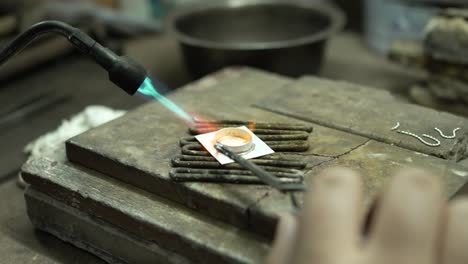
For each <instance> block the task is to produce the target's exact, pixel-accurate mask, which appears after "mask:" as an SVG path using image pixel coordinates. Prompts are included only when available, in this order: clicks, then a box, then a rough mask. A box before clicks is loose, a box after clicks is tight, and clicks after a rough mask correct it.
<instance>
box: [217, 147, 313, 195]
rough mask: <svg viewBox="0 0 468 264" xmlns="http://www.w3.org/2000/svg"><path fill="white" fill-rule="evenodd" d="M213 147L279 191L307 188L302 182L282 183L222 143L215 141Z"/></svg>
mask: <svg viewBox="0 0 468 264" xmlns="http://www.w3.org/2000/svg"><path fill="white" fill-rule="evenodd" d="M215 148H216V149H217V150H218V151H219V152H221V153H222V154H224V155H226V156H227V157H229V158H230V159H232V160H234V161H235V162H237V163H238V164H239V165H241V166H242V167H244V168H246V169H248V170H250V171H251V172H252V173H253V174H254V175H256V176H257V177H258V178H259V179H260V180H261V181H263V182H264V183H265V184H268V185H270V186H271V187H273V188H276V189H278V190H279V191H281V192H294V191H306V190H307V188H306V187H305V186H304V185H303V184H295V183H288V184H284V183H282V182H281V181H279V180H278V179H277V178H276V177H275V176H273V175H271V174H270V173H268V172H267V171H265V170H264V169H262V168H260V167H259V166H257V165H255V164H254V163H252V162H250V161H249V160H246V159H244V158H242V157H241V156H239V155H237V154H236V153H234V152H232V151H231V150H229V149H227V148H226V147H225V146H224V145H223V144H219V143H217V144H215Z"/></svg>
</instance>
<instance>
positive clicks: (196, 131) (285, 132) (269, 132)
mask: <svg viewBox="0 0 468 264" xmlns="http://www.w3.org/2000/svg"><path fill="white" fill-rule="evenodd" d="M225 127H232V126H221V127H206V128H204V127H201V128H198V129H196V128H189V133H190V134H191V135H198V134H205V133H210V132H214V131H217V130H218V129H220V128H225ZM251 131H252V132H254V133H255V135H257V136H259V135H292V134H302V133H304V131H303V130H287V129H262V128H255V129H253V130H251ZM306 132H307V131H306Z"/></svg>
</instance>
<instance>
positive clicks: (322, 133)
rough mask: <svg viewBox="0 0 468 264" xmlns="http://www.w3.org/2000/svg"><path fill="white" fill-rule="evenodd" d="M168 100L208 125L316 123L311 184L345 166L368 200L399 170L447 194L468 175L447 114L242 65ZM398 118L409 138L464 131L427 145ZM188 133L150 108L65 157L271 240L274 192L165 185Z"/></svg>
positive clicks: (454, 121)
mask: <svg viewBox="0 0 468 264" xmlns="http://www.w3.org/2000/svg"><path fill="white" fill-rule="evenodd" d="M170 98H171V99H172V100H174V101H175V102H176V103H177V104H179V105H181V106H183V107H184V108H186V109H187V110H188V111H189V112H192V113H197V114H198V115H201V116H203V117H205V118H207V119H240V120H242V119H244V120H258V121H270V122H289V123H301V122H307V124H309V125H312V126H313V127H314V131H313V132H312V134H311V136H310V138H309V140H310V145H311V148H310V149H309V151H307V152H306V153H302V154H301V155H302V156H301V158H303V159H304V160H306V161H307V162H308V166H307V173H306V181H307V182H309V183H310V181H311V179H312V178H313V177H314V175H316V174H317V173H318V172H319V171H320V170H322V169H323V168H325V167H328V166H333V165H345V166H349V167H352V168H355V169H357V170H359V171H361V172H362V174H363V175H364V177H365V186H366V192H367V193H366V194H367V197H371V196H372V194H373V193H374V192H375V191H376V190H377V189H378V188H379V187H380V186H381V185H382V183H383V182H384V181H386V180H387V179H388V177H389V176H390V175H391V174H392V173H393V172H394V171H395V169H398V168H400V167H401V166H404V165H412V166H423V167H425V168H429V169H432V170H434V171H435V172H436V173H438V174H440V175H441V176H442V177H443V179H444V180H445V181H446V182H447V191H448V195H449V196H452V195H454V194H455V193H456V192H457V191H458V190H459V189H460V188H461V187H462V186H463V185H464V183H465V182H466V176H467V175H468V169H467V168H465V167H463V166H461V165H459V164H457V163H456V162H455V160H459V159H462V158H464V157H465V156H466V143H465V139H466V136H465V135H464V132H465V131H466V129H468V123H467V122H466V121H465V120H464V119H463V118H459V117H456V116H453V115H449V114H442V113H439V112H435V111H433V110H429V109H425V108H422V107H418V106H414V105H408V104H403V103H399V102H397V101H395V99H394V98H393V97H392V96H391V95H390V94H388V93H386V92H382V91H377V90H374V89H370V88H365V87H361V86H356V85H350V84H346V83H340V82H333V81H327V80H322V79H316V78H303V79H300V80H297V81H294V80H290V79H286V78H284V77H280V76H277V75H273V74H269V73H265V72H261V71H258V70H252V69H247V68H241V69H228V70H224V71H222V72H219V73H217V74H215V75H212V76H209V77H206V78H204V79H202V80H200V81H198V82H196V83H194V84H192V85H190V86H189V87H186V88H185V89H181V90H180V91H179V92H177V93H175V94H172V95H171V97H170ZM256 104H257V105H256ZM296 118H297V119H296ZM301 120H302V121H301ZM397 121H398V122H400V123H401V126H402V127H401V129H405V130H409V131H412V132H415V133H427V134H432V135H436V134H434V131H432V130H433V128H434V126H438V127H439V128H440V129H442V130H443V131H451V129H453V128H455V127H460V128H461V131H459V137H458V139H457V140H453V141H451V140H443V141H442V144H441V146H440V147H428V146H425V145H423V144H422V143H420V142H419V141H418V140H417V139H415V138H412V137H409V136H406V135H402V134H398V133H396V132H395V131H390V128H391V127H392V126H393V125H394V124H395V122H397ZM446 133H448V132H446ZM186 134H187V127H186V125H185V124H184V123H183V122H182V121H180V120H178V119H177V118H176V117H175V116H174V115H173V114H171V113H170V112H169V111H168V110H166V109H165V108H163V107H162V106H161V105H159V104H157V103H151V104H147V105H145V106H143V107H140V108H138V109H136V110H134V111H133V112H130V113H129V114H127V115H125V116H124V117H122V118H120V119H118V120H115V121H113V122H111V123H108V124H106V125H104V126H101V127H98V128H96V129H93V130H91V131H88V132H86V133H84V134H82V135H80V136H77V137H75V138H73V139H71V140H69V141H68V142H67V146H66V150H67V156H68V158H69V159H70V160H71V161H72V162H75V163H79V164H81V165H84V166H86V167H88V168H91V169H95V170H97V171H100V172H103V173H105V174H107V175H110V176H112V177H114V178H117V179H120V180H122V181H124V182H127V183H129V184H131V185H134V186H137V187H139V188H142V189H145V190H147V191H149V192H152V193H155V194H158V195H161V196H163V197H165V198H168V199H171V200H173V201H175V202H177V203H181V204H183V205H186V206H188V207H190V208H193V209H196V210H197V211H198V212H201V213H203V214H205V215H208V216H212V217H215V218H218V219H220V220H223V221H226V222H229V223H231V224H234V225H236V226H238V227H241V228H246V229H250V230H253V231H255V232H258V233H261V234H265V235H271V234H272V232H273V227H274V223H275V219H276V217H275V216H276V215H277V214H278V213H281V212H283V211H287V210H290V209H291V208H290V203H289V199H287V197H284V196H282V195H281V194H279V193H277V192H276V191H273V190H271V189H270V188H268V187H266V186H260V185H233V184H208V183H175V182H172V181H171V180H170V178H169V176H168V172H169V170H170V160H171V158H172V157H174V156H175V155H177V154H178V152H179V151H180V148H179V145H178V141H179V139H180V137H182V136H184V135H186ZM448 134H449V133H448Z"/></svg>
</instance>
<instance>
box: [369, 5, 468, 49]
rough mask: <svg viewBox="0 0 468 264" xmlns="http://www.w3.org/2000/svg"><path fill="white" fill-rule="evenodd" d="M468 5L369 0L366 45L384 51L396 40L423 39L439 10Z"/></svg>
mask: <svg viewBox="0 0 468 264" xmlns="http://www.w3.org/2000/svg"><path fill="white" fill-rule="evenodd" d="M466 5H468V2H467V1H465V0H366V8H365V21H366V22H365V31H366V39H367V44H368V45H369V47H370V48H372V49H373V50H375V51H377V52H379V53H383V54H385V53H387V52H388V50H389V49H390V47H391V45H392V43H393V42H394V41H395V40H398V39H410V40H422V39H423V36H424V29H425V27H426V25H427V23H428V22H429V20H430V19H431V17H432V16H433V15H435V14H436V13H437V12H438V11H440V10H441V9H442V8H446V7H460V6H466Z"/></svg>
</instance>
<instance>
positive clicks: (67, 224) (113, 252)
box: [25, 188, 193, 264]
mask: <svg viewBox="0 0 468 264" xmlns="http://www.w3.org/2000/svg"><path fill="white" fill-rule="evenodd" d="M25 198H26V204H27V210H28V215H29V218H30V220H31V221H32V223H33V224H34V226H35V227H36V228H38V229H41V230H44V231H46V232H48V233H51V234H53V235H54V236H57V237H59V238H60V239H62V240H64V241H66V242H68V243H71V244H73V245H75V246H77V247H79V248H82V249H84V250H86V251H89V252H91V253H93V254H95V255H97V256H99V257H100V258H102V259H103V260H105V261H106V262H108V263H116V264H117V263H129V264H130V263H141V264H144V263H168V264H189V263H193V262H190V261H188V260H187V259H185V258H183V257H181V256H179V255H177V254H175V253H173V252H171V251H168V250H165V249H163V248H161V247H160V246H158V245H157V244H156V243H154V242H150V241H145V240H142V239H140V238H138V237H135V236H134V235H132V234H131V233H129V232H127V231H124V230H122V229H118V228H116V227H114V226H112V225H109V224H107V223H106V222H104V221H102V220H99V219H97V218H92V217H90V216H89V215H86V214H85V213H83V212H81V211H80V210H78V209H75V208H73V207H71V206H68V205H65V204H63V203H61V202H59V201H57V200H55V199H53V198H51V197H50V196H47V195H46V194H43V193H41V192H39V191H36V190H33V189H32V188H29V189H28V190H27V191H26V193H25ZM110 242H111V243H110Z"/></svg>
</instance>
